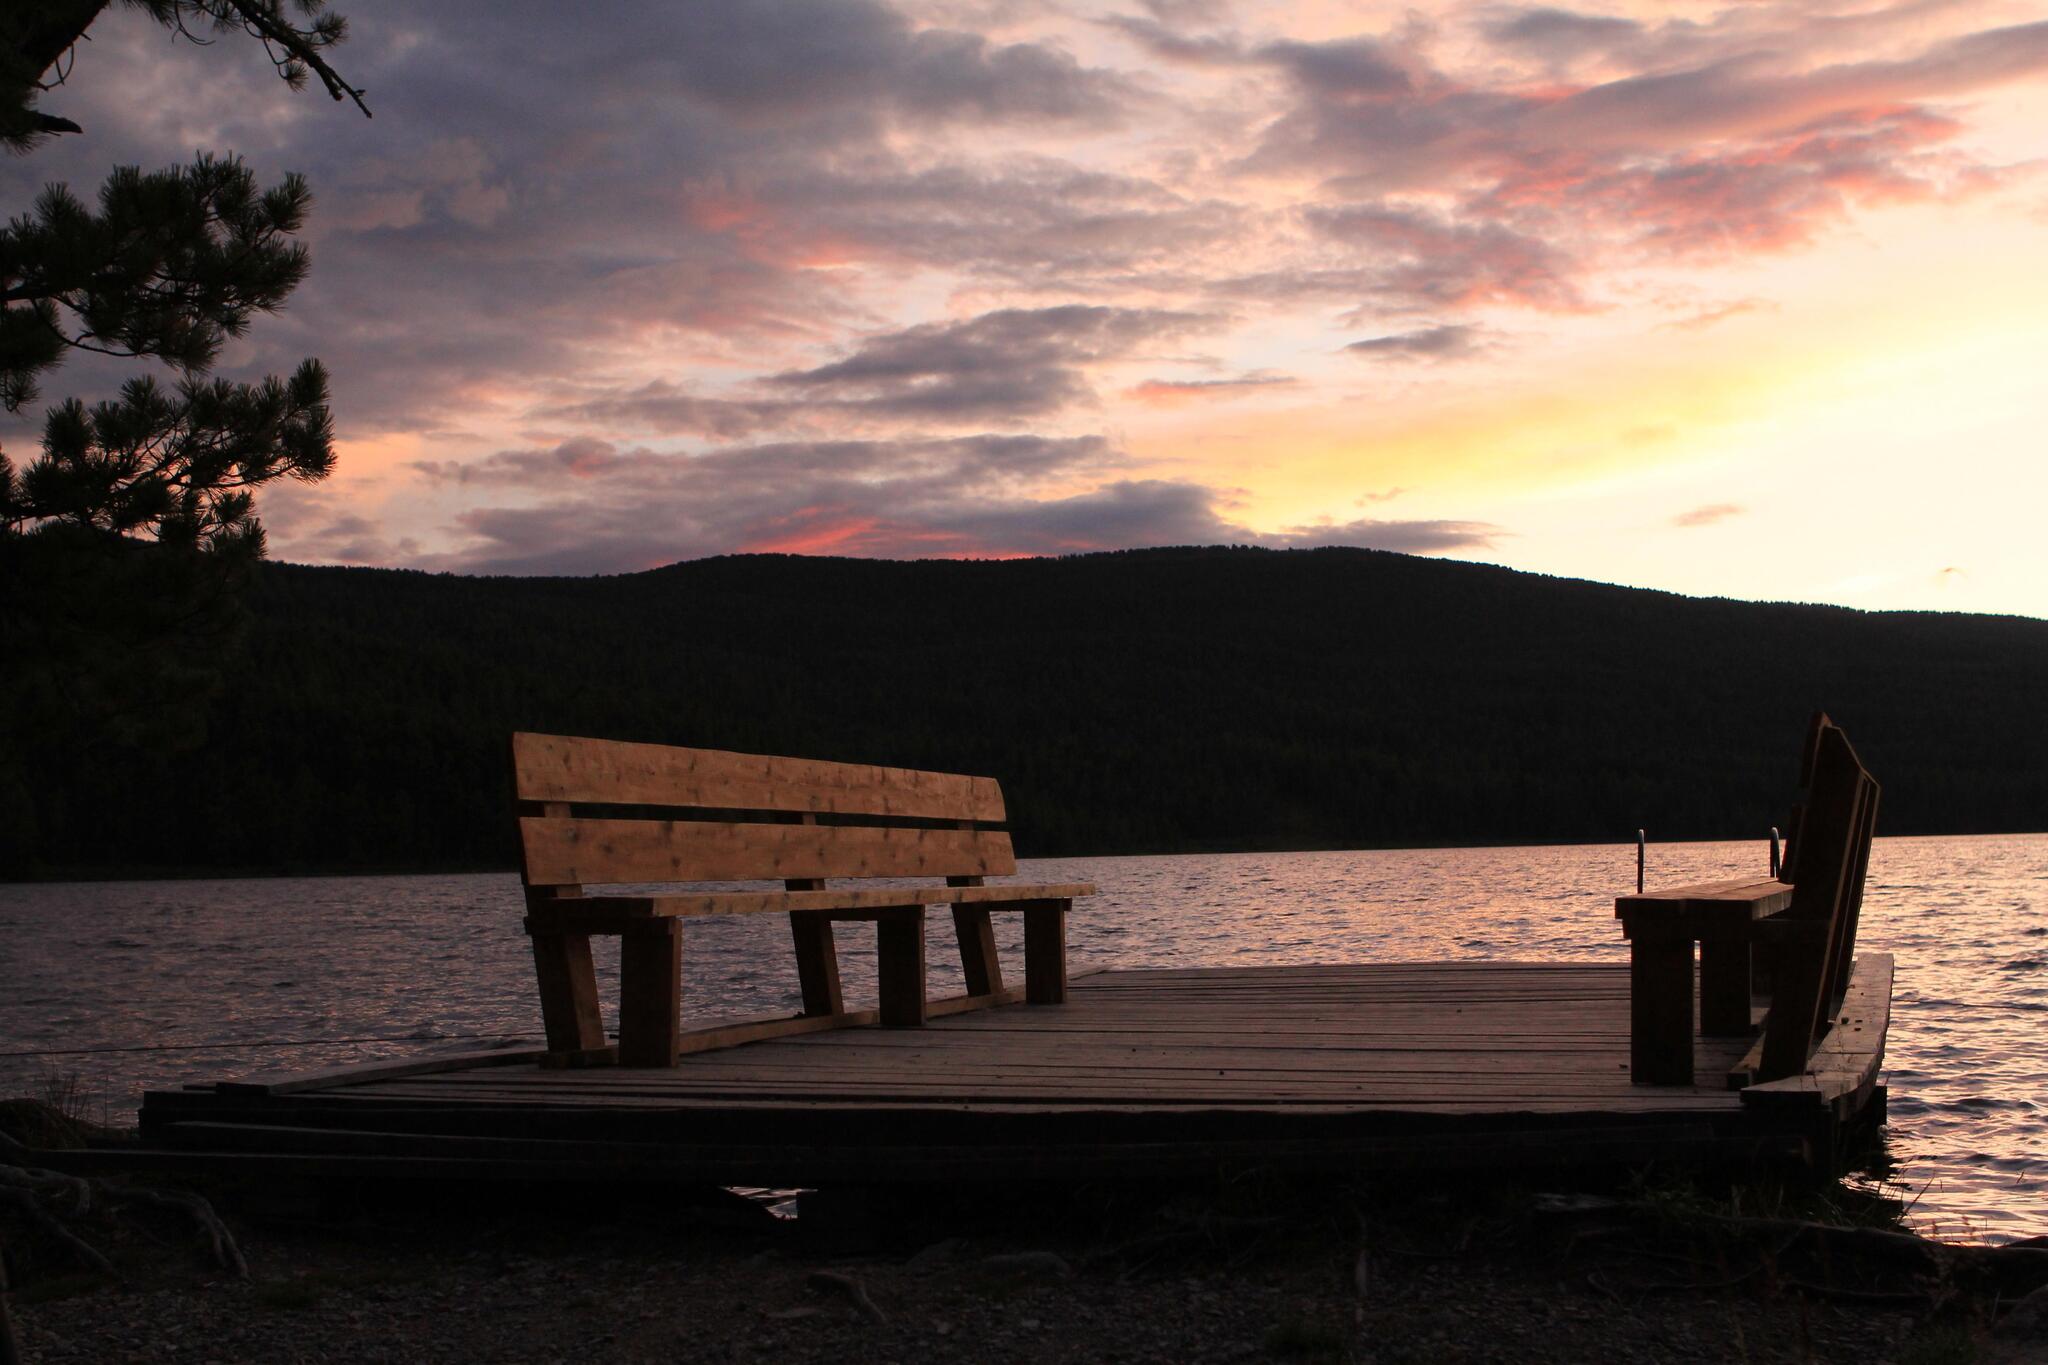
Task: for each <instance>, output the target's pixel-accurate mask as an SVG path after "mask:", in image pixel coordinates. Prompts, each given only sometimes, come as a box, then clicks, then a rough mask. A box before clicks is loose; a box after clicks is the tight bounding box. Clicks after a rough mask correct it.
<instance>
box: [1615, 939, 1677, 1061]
mask: <svg viewBox="0 0 2048 1365" xmlns="http://www.w3.org/2000/svg"><path fill="white" fill-rule="evenodd" d="M1628 1014H1629V1079H1631V1080H1633V1081H1634V1082H1635V1083H1636V1084H1637V1085H1691V1084H1692V940H1691V939H1689V938H1676V937H1673V938H1664V937H1650V936H1643V937H1639V938H1634V939H1631V940H1630V941H1629V953H1628Z"/></svg>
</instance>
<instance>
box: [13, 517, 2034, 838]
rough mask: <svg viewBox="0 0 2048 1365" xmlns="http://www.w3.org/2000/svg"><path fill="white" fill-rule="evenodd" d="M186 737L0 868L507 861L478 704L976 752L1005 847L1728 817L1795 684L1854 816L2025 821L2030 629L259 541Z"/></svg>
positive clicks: (1540, 588) (1783, 763)
mask: <svg viewBox="0 0 2048 1365" xmlns="http://www.w3.org/2000/svg"><path fill="white" fill-rule="evenodd" d="M250 601H251V605H252V608H253V611H254V616H255V620H254V625H253V628H252V630H251V632H250V636H249V641H248V648H247V649H246V651H245V652H244V654H243V656H242V657H241V659H240V661H239V662H238V663H237V664H235V665H234V666H233V667H232V668H231V671H230V674H229V676H228V678H227V680H226V686H225V688H224V691H223V694H222V696H221V698H220V700H219V702H218V703H217V705H216V707H215V711H214V714H213V716H212V718H211V722H210V726H211V729H210V734H209V737H208V739H207V741H206V742H205V743H204V744H203V745H202V746H201V747H199V748H198V749H197V750H195V751H193V752H190V753H185V754H179V755H174V756H166V757H156V758H147V759H143V760H140V761H138V762H132V763H123V764H120V765H113V764H108V763H101V762H90V761H89V762H81V763H79V764H78V765H76V766H58V767H54V768H52V769H51V770H48V771H42V772H37V773H34V774H28V775H26V779H27V780H26V782H25V784H24V786H25V789H26V791H27V792H28V793H30V794H31V799H29V800H28V801H27V802H25V803H24V807H25V808H24V809H21V810H19V811H17V813H16V814H15V816H14V817H13V818H12V819H11V821H10V827H9V829H8V833H7V836H6V842H7V844H8V845H9V862H10V863H11V864H12V866H13V870H15V871H17V872H19V871H43V872H49V871H55V870H65V869H70V870H78V869H88V868H91V869H102V870H120V869H134V870H140V869H170V868H177V867H190V868H201V867H204V868H248V869H282V868H333V869H338V868H349V867H361V868H425V867H475V866H509V865H510V860H511V850H510V842H509V836H508V820H507V802H508V791H507V781H506V748H505V744H506V736H507V734H508V733H509V732H510V731H512V730H514V729H533V730H546V731H558V732H565V733H572V734H587V735H598V736H605V737H610V738H623V739H642V740H652V741H661V742H667V743H676V744H689V745H698V746H706V747H715V748H726V749H739V750H750V751H759V752H768V753H787V754H798V755H804V756H808V757H822V758H837V759H845V760H851V761H857V762H873V763H891V764H901V765H905V766H911V767H926V768H938V769H944V770H949V771H959V772H975V773H988V774H993V775H995V776H997V777H999V778H1001V779H1002V781H1003V784H1004V789H1005V791H1006V792H1007V793H1008V795H1009V798H1010V803H1011V810H1012V816H1013V821H1014V826H1015V829H1016V831H1017V838H1018V843H1019V847H1020V850H1021V851H1022V852H1024V853H1026V854H1054V853H1105V852H1141V851H1173V850H1189V849H1226V848H1270V847H1315V846H1323V847H1341V846H1353V845H1368V844H1385V843H1462V842H1503V841H1525V840H1526V841H1543V840H1608V839H1615V840H1619V839H1626V838H1629V837H1632V834H1633V831H1634V830H1635V829H1636V828H1637V827H1638V826H1643V827H1646V828H1648V829H1649V830H1650V831H1651V834H1652V837H1653V838H1658V839H1681V838H1706V837H1761V836H1762V835H1763V833H1764V832H1765V830H1766V829H1767V828H1768V827H1769V826H1770V825H1773V824H1783V823H1784V820H1785V814H1786V807H1787V805H1788V803H1789V802H1790V801H1791V799H1792V797H1793V795H1794V790H1793V788H1794V781H1795V777H1796V774H1795V773H1794V771H1793V769H1794V763H1795V755H1796V751H1797V748H1798V745H1799V742H1800V738H1801V736H1802V734H1803V732H1804V726H1805V723H1806V719H1807V716H1808V714H1809V713H1810V712H1811V711H1813V710H1814V709H1816V708H1825V709H1827V710H1829V711H1830V712H1832V713H1833V714H1834V715H1835V716H1836V718H1837V719H1839V720H1840V721H1841V722H1842V723H1843V725H1844V726H1845V727H1846V728H1847V730H1848V732H1849V734H1850V735H1851V736H1852V737H1853V738H1854V739H1855V741H1856V742H1857V744H1858V746H1859V748H1860V749H1861V750H1862V753H1863V756H1864V758H1865V760H1866V761H1867V762H1868V763H1869V765H1870V767H1871V769H1872V771H1874V772H1875V773H1876V774H1877V775H1878V777H1879V778H1880V780H1882V781H1883V782H1884V783H1885V796H1884V807H1883V812H1882V815H1881V818H1880V832H1883V833H1892V834H1900V833H1940V832H1963V831H1982V832H1992V831H2009V830H2039V829H2048V725H2044V724H2043V722H2042V719H2041V713H2040V707H2041V702H2042V698H2043V697H2048V622H2043V621H2038V620H2031V619H2024V618H2011V617H1986V616H1965V615H1948V614H1929V613H1915V612H1884V613H1864V612H1856V611H1850V610H1845V609H1841V608H1834V607H1812V606H1788V605H1756V604H1749V603H1739V602H1731V601H1724V600H1697V599H1689V598H1683V597H1677V596H1672V595H1670V594H1666V593H1656V592H1645V591H1640V590H1634V589H1626V588H1615V587H1607V586H1602V585H1598V584H1592V583H1583V582H1574V581H1567V580H1560V579H1553V578H1546V577H1542V576H1539V575H1534V574H1525V573H1515V572H1511V571H1508V570H1504V569H1496V568H1488V567H1483V566H1479V565H1471V564H1461V563H1452V562H1445V561H1439V560H1430V559H1419V558H1410V557H1406V556H1401V555H1394V554H1385V553H1378V552H1372V551H1362V550H1313V551H1291V552H1272V551H1263V550H1248V549H1181V550H1155V551H1136V552H1127V553H1120V554H1104V555H1089V556H1082V557H1076V558H1067V559H1035V560H1015V561H1004V562H949V561H931V562H920V563H902V562H889V561H873V560H845V559H811V558H794V557H784V556H745V557H737V558H723V559H711V560H702V561H697V562H692V563H684V564H677V565H673V566H671V567H668V568H665V569H659V570H655V571H652V572H648V573H641V574H633V575H626V576H621V577H608V578H584V579H560V578H557V579H544V578H526V579H510V578H498V579H480V578H456V577H438V576H429V575H426V574H420V573H412V572H399V571H388V570H368V569H316V568H303V567H294V566H290V565H283V564H278V565H270V566H267V567H266V568H265V569H264V570H263V572H262V575H261V578H260V580H259V582H258V584H257V585H256V588H255V591H254V592H253V593H252V595H251V598H250Z"/></svg>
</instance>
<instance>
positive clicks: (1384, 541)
mask: <svg viewBox="0 0 2048 1365" xmlns="http://www.w3.org/2000/svg"><path fill="white" fill-rule="evenodd" d="M336 7H337V8H338V9H340V10H341V11H342V12H343V13H345V14H346V15H347V16H348V17H349V19H350V22H351V26H352V36H351V38H350V41H349V42H348V43H347V44H346V45H345V46H344V47H342V48H340V49H339V50H338V51H337V54H336V65H337V66H338V67H339V68H340V69H341V70H342V72H343V73H344V75H346V76H347V77H349V78H350V79H351V80H352V81H353V82H354V83H356V84H358V85H361V86H363V87H365V89H366V91H367V95H366V98H367V100H368V102H369V104H370V106H371V108H372V109H373V110H374V111H375V118H374V119H371V120H365V119H364V118H362V117H361V116H360V115H359V114H356V113H354V112H352V111H351V110H350V109H349V108H348V107H347V106H343V105H336V104H333V103H331V102H330V101H329V100H328V99H327V98H326V96H325V95H324V94H322V93H321V92H320V91H319V90H318V88H317V85H316V86H315V87H314V88H312V89H309V90H306V91H303V92H299V93H296V94H294V93H293V92H291V91H289V90H287V89H285V88H284V87H283V85H282V83H281V82H279V81H278V80H277V79H276V78H275V77H274V76H273V75H272V74H271V70H270V66H269V63H268V62H267V61H266V60H265V59H264V57H263V54H262V52H261V50H260V48H258V47H257V46H256V45H255V44H254V43H252V42H249V41H246V40H241V39H239V38H237V39H236V40H233V41H227V40H223V41H222V42H220V43H219V44H217V45H216V46H214V47H212V48H196V47H193V46H191V45H190V44H186V43H181V42H179V41H176V40H174V39H172V38H171V37H170V36H169V35H167V34H166V33H165V32H164V31H163V30H162V29H160V28H158V27H157V26H155V25H154V24H151V23H150V22H148V21H147V20H146V19H144V18H140V17H138V16H136V15H132V14H125V13H116V14H113V15H110V16H109V17H107V18H105V19H103V20H102V21H101V22H100V23H98V24H97V25H95V26H94V28H93V29H92V31H91V41H90V42H88V43H85V44H82V45H81V47H80V49H79V51H78V53H77V58H76V64H75V68H74V69H73V70H72V72H71V74H70V80H69V83H68V85H67V86H66V87H65V88H62V89H60V90H57V91H55V92H52V93H51V94H50V95H48V96H47V97H45V98H44V100H43V102H42V107H43V108H44V109H45V110H47V111H49V112H52V113H57V114H61V115H64V116H66V117H69V118H72V119H75V120H77V121H78V122H79V123H81V124H82V125H84V127H85V130H86V132H85V134H84V135H83V136H74V137H65V138H63V139H61V140H59V141H58V142H57V143H55V144H53V145H51V146H48V147H46V148H44V149H42V150H39V151H37V152H35V153H33V154H31V155H29V156H26V157H14V158H8V159H6V161H5V162H4V164H0V204H4V206H5V209H6V211H7V212H8V213H10V214H12V213H17V212H20V211H21V210H22V209H24V208H25V207H26V205H27V203H28V200H29V197H30V196H31V195H32V194H33V192H34V190H35V189H36V187H37V186H39V185H40V184H41V183H43V182H45V181H51V180H65V181H69V182H70V183H71V184H72V185H73V186H74V187H75V188H78V189H81V190H86V189H88V188H89V187H93V186H96V185H97V184H98V182H99V180H100V179H101V178H102V177H103V176H104V174H105V172H106V171H107V169H108V168H109V167H111V166H112V165H114V164H115V163H123V162H136V163H140V164H143V165H145V166H162V165H169V164H173V163H176V162H178V161H181V160H185V159H189V157H190V155H191V154H192V153H193V152H194V151H197V150H202V149H203V150H217V151H233V152H236V153H239V154H240V155H241V156H243V157H244V158H245V159H246V160H247V162H248V163H249V164H250V166H251V167H252V168H253V169H254V170H255V172H256V173H257V176H258V178H259V179H260V180H262V181H264V182H266V183H267V182H270V181H274V180H275V179H276V178H277V177H278V176H279V175H281V174H282V173H283V172H285V171H288V170H297V171H303V172H304V173H306V174H307V175H308V176H309V177H310V178H311V180H312V183H313V188H314V192H315V195H316V204H315V209H314V216H313V220H312V222H311V224H310V225H309V228H308V231H307V233H306V240H307V241H308V243H309V244H310V246H311V248H312V251H313V273H312V276H311V278H310V280H309V281H308V283H307V284H306V285H304V286H303V287H302V288H301V289H300V290H299V291H298V293H297V294H296V295H294V296H293V298H292V299H291V301H290V303H289V305H288V306H287V308H286V310H285V311H284V312H283V313H281V314H279V315H278V316H276V317H273V318H266V319H263V320H261V321H259V322H258V323H257V325H256V327H255V328H254V329H253V330H252V332H251V334H250V335H249V336H248V337H247V338H246V339H245V340H244V341H242V342H239V343H236V344H235V345H234V346H232V347H231V349H230V351H229V353H228V355H227V357H226V363H225V364H224V366H223V370H224V371H225V372H227V373H229V374H232V375H234V376H236V377H250V376H253V375H255V374H259V373H263V372H266V371H275V370H280V369H287V368H289V367H290V366H292V365H294V364H296V363H297V361H298V360H299V358H300V357H302V356H305V355H317V356H319V357H321V358H322V359H323V360H324V361H325V362H326V363H327V364H328V366H329V368H330V370H331V371H332V373H333V377H334V388H335V406H336V415H337V420H338V424H339V431H340V437H341V439H340V454H341V459H340V464H339V467H338V469H337V472H336V473H335V474H334V476H333V477H332V478H330V479H329V480H328V481H326V482H325V483H322V484H318V485H311V486H293V487H289V488H282V489H274V490H271V491H268V492H266V493H265V495H264V496H263V498H262V500H261V503H260V510H261V513H262V515H263V517H264V520H265V522H266V524H267V525H268V526H269V528H270V532H271V552H272V554H273V556H274V557H276V558H280V559H287V560H294V561H303V562H317V563H343V564H371V565H387V566H403V567H415V568H424V569H435V570H454V571H459V572H466V573H517V574H532V573H577V574H581V573H594V572H619V571H629V570H637V569H643V568H649V567H653V566H655V565H659V564H664V563H668V562H671V561H673V560H677V559H687V558H696V557H700V556H704V555H712V554H723V553H729V552H738V551H757V550H778V551H798V552H804V553H817V554H854V555H882V556H897V557H915V556H933V555H946V556H995V555H1020V554H1052V553H1068V552H1075V551H1084V550H1092V549H1108V548H1118V547H1127V546H1144V545H1166V544H1188V543H1216V542H1233V543H1243V544H1262V545H1272V546H1289V545H1320V544H1348V545H1367V546H1376V547H1381V548H1388V549H1396V550H1407V551H1414V552H1420V553H1428V554H1439V555H1447V556H1451V557H1454V558H1460V559H1475V560H1483V561H1487V562H1492V563H1499V564H1505V565H1509V566H1512V567H1516V568H1523V569H1532V570H1538V571H1541V572H1544V573H1552V574H1561V575H1568V576H1571V577H1579V578H1593V579H1600V580H1605V581H1609V582H1617V583H1626V584H1632V585H1638V586H1645V587H1656V588H1666V589H1672V590H1676V591H1679V592H1684V593H1691V594H1715V595H1729V596H1735V597H1744V598H1760V599H1796V600H1808V601H1824V602H1839V603H1845V604H1848V605H1852V606H1859V607H1913V608H1937V609H1944V610H1966V611H1997V612H2018V613H2024V614H2027V615H2033V616H2048V535H2044V533H2043V530H2042V527H2041V522H2042V520H2043V515H2044V509H2048V461H2044V458H2043V457H2044V454H2048V450H2044V445H2048V442H2044V430H2048V379H2044V377H2043V370H2044V358H2048V268H2044V266H2048V174H2044V173H2043V168H2044V163H2043V157H2044V155H2048V21H2044V19H2048V16H2044V11H2043V7H2042V6H2040V5H2039V4H2033V5H2028V4H2005V3H1995V2H1993V3H1980V2H1978V0H1907V2H1906V3H1898V4H1885V3H1881V2H1879V3H1868V4H1853V3H1844V4H1828V3H1808V2H1806V0H1799V2H1798V3H1789V2H1787V3H1778V2H1774V0H1758V2H1757V3H1728V4H1692V3H1672V4H1663V5H1648V4H1636V5H1622V4H1612V3H1609V4H1601V5H1598V6H1595V7H1589V8H1585V9H1555V8H1538V7H1522V6H1516V5H1511V4H1490V3H1478V4H1428V5H1423V6H1410V5H1381V4H1350V3H1335V2H1334V0H1333V2H1330V3H1301V4H1293V5H1280V4H1263V5H1255V4H1250V3H1242V4H1231V3H1228V0H1119V2H1118V3H1109V4H1102V5H1094V4H1089V3H1079V2H1077V3H1035V2H1034V0H1015V2H1014V3H1001V2H999V0H929V2H928V3H915V2H914V0H903V2H902V3H898V4H895V5H887V4H882V3H872V2H870V0H845V2H844V3H816V4H806V3H798V2H797V0H779V2H778V0H719V3H715V4H712V3H693V4H688V5H680V4H679V5H634V6H627V5H609V4H590V5H583V4H577V5H566V4H561V3H559V0H550V3H534V4H510V3H502V2H500V3H492V4H488V5H486V4H481V3H433V4H400V3H374V2H373V0H338V3H337V5H336ZM134 370H135V367H134V366H133V364H132V363H131V364H129V365H126V366H123V365H119V364H113V363H98V362H92V363H89V362H83V361H73V362H70V363H69V364H67V366H66V367H65V368H64V369H63V370H61V371H59V372H58V373H57V374H55V375H53V376H51V378H50V380H49V381H48V382H46V384H45V386H44V389H45V394H46V396H47V397H48V398H50V399H52V400H54V399H55V398H56V397H59V396H62V395H65V394H69V393H78V394H80V395H82V396H85V397H88V398H94V397H103V396H110V395H111V392H112V389H113V387H114V386H115V384H117V383H118V382H119V379H120V378H121V377H122V376H124V375H126V374H129V373H133V372H134ZM37 425H39V423H38V424H37ZM0 441H4V444H5V446H6V448H7V449H8V450H9V451H10V452H11V453H15V454H17V455H21V454H26V453H28V452H30V451H32V449H33V445H34V432H33V429H31V428H24V427H22V426H18V425H17V426H11V427H0Z"/></svg>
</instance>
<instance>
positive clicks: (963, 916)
mask: <svg viewBox="0 0 2048 1365" xmlns="http://www.w3.org/2000/svg"><path fill="white" fill-rule="evenodd" d="M953 936H954V937H955V938H957V939H959V940H960V971H961V974H962V975H963V976H965V977H966V978H967V993H968V994H969V995H994V994H995V993H996V992H997V991H1000V990H1001V989H1002V988H1003V964H1002V963H1001V961H999V960H998V959H997V957H996V930H995V926H994V925H993V924H991V923H989V918H988V908H987V907H986V906H981V905H956V906H954V907H953Z"/></svg>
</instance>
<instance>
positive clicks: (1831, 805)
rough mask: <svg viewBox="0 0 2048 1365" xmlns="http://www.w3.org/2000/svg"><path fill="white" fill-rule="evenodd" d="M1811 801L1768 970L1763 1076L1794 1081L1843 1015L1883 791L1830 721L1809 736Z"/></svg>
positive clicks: (1816, 724) (1817, 720)
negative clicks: (1782, 935)
mask: <svg viewBox="0 0 2048 1365" xmlns="http://www.w3.org/2000/svg"><path fill="white" fill-rule="evenodd" d="M1804 768H1805V772H1804V777H1805V781H1806V801H1805V803H1804V805H1803V806H1802V808H1801V810H1800V815H1799V824H1798V830H1797V832H1796V834H1795V835H1794V838H1793V844H1792V849H1791V851H1790V856H1789V857H1788V860H1787V862H1788V870H1787V871H1786V874H1785V877H1786V880H1788V881H1790V882H1791V883H1792V904H1791V905H1790V906H1788V907H1787V908H1786V910H1785V912H1784V914H1783V916H1782V919H1783V920H1784V921H1785V925H1784V927H1785V931H1786V941H1785V943H1784V944H1783V945H1782V946H1781V948H1780V950H1779V952H1778V953H1777V955H1776V959H1775V961H1774V962H1773V964H1772V992H1771V1013H1770V1020H1769V1023H1768V1025H1767V1026H1766V1029H1765V1034H1764V1051H1763V1059H1762V1068H1761V1071H1760V1073H1759V1079H1763V1080H1775V1079H1777V1078H1779V1077H1781V1076H1790V1075H1796V1074H1798V1073H1799V1072H1800V1071H1802V1070H1804V1069H1805V1066H1806V1060H1807V1058H1808V1057H1809V1056H1810V1055H1811V1054H1812V1051H1813V1047H1814V1045H1815V1043H1817V1042H1818V1041H1819V1039H1820V1037H1821V1035H1822V1034H1824V1033H1825V1032H1826V1031H1827V1025H1828V1021H1829V1020H1831V1019H1832V1018H1833V1017H1834V1014H1835V1012H1836V1011H1837V1010H1838V1009H1840V1007H1841V1002H1842V995H1843V992H1844V991H1846V990H1847V988H1848V984H1849V968H1850V965H1851V962H1852V960H1853V958H1854V956H1855V950H1856V928H1857V921H1858V919H1859V918H1860V916H1861V913H1862V909H1863V882H1864V876H1865V873H1866V872H1867V871H1868V869H1869V866H1870V842H1871V838H1872V836H1873V835H1874V834H1875V832H1876V826H1877V803H1878V796H1879V794H1880V790H1881V789H1880V788H1879V786H1878V784H1877V781H1876V779H1874V778H1872V777H1871V775H1870V773H1869V771H1868V770H1866V769H1865V768H1864V766H1863V763H1862V760H1861V759H1859V758H1858V757H1857V756H1856V750H1855V748H1854V747H1853V746H1852V745H1851V744H1850V743H1849V737H1848V736H1847V735H1845V734H1844V733H1842V729H1841V727H1840V726H1838V725H1836V724H1835V723H1834V722H1832V721H1831V720H1829V719H1828V718H1827V717H1826V716H1825V715H1818V716H1815V717H1814V721H1813V726H1812V728H1811V729H1810V730H1809V731H1808V738H1807V746H1806V754H1805V763H1804Z"/></svg>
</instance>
